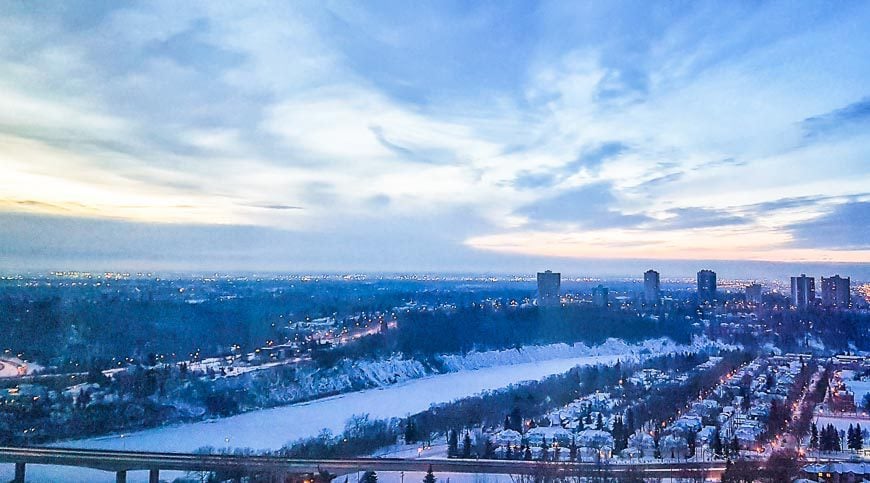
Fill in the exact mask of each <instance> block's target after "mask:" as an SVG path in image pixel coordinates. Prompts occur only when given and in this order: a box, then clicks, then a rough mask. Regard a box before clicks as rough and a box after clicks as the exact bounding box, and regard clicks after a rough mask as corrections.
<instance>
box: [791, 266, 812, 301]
mask: <svg viewBox="0 0 870 483" xmlns="http://www.w3.org/2000/svg"><path fill="white" fill-rule="evenodd" d="M815 301H816V281H815V279H814V278H813V277H807V276H806V274H803V273H802V274H801V276H800V277H792V278H791V303H792V305H794V306H795V307H797V308H799V309H805V308H807V307H809V306H811V305H813V304H814V303H815Z"/></svg>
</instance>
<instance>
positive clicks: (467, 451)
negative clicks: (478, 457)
mask: <svg viewBox="0 0 870 483" xmlns="http://www.w3.org/2000/svg"><path fill="white" fill-rule="evenodd" d="M462 457H463V458H471V435H470V434H469V433H468V431H466V432H465V437H464V438H462Z"/></svg>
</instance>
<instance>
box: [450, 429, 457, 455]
mask: <svg viewBox="0 0 870 483" xmlns="http://www.w3.org/2000/svg"><path fill="white" fill-rule="evenodd" d="M458 456H459V436H458V435H457V434H456V430H453V429H451V430H450V434H449V435H448V436H447V457H448V458H456V457H458Z"/></svg>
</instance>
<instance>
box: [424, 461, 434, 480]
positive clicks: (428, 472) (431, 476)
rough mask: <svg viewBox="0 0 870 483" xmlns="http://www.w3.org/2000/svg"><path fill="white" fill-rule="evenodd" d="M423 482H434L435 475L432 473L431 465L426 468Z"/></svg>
mask: <svg viewBox="0 0 870 483" xmlns="http://www.w3.org/2000/svg"><path fill="white" fill-rule="evenodd" d="M423 483H435V475H434V474H433V473H432V465H429V469H428V470H426V476H424V477H423Z"/></svg>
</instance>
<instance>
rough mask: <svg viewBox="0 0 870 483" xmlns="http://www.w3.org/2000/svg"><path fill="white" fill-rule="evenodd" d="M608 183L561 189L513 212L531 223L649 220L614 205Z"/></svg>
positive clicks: (599, 224) (608, 224)
mask: <svg viewBox="0 0 870 483" xmlns="http://www.w3.org/2000/svg"><path fill="white" fill-rule="evenodd" d="M616 203H617V199H616V196H614V194H613V187H612V186H611V184H610V183H606V182H599V183H593V184H588V185H584V186H580V187H578V188H573V189H570V190H565V191H563V192H561V193H559V194H556V195H554V196H550V197H547V198H544V199H541V200H539V201H536V202H534V203H531V204H528V205H525V206H522V207H520V208H519V209H518V210H517V214H519V215H522V216H526V217H528V218H529V219H530V220H531V221H532V222H533V223H549V222H558V223H568V224H573V225H577V226H581V227H583V228H613V227H633V226H638V225H640V224H642V223H644V222H647V221H649V220H650V218H649V217H648V216H646V215H643V214H628V213H623V212H621V211H619V210H618V209H616V208H615V207H614V206H613V205H615V204H616Z"/></svg>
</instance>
